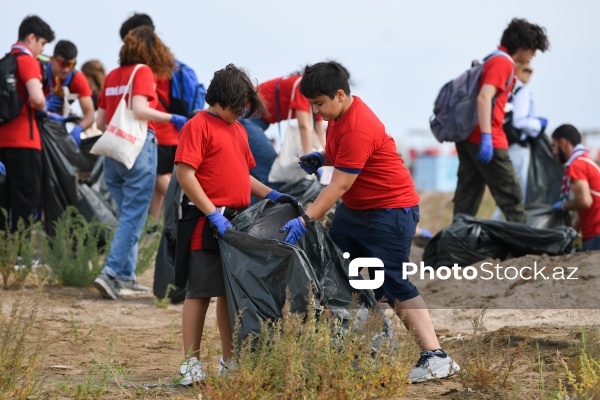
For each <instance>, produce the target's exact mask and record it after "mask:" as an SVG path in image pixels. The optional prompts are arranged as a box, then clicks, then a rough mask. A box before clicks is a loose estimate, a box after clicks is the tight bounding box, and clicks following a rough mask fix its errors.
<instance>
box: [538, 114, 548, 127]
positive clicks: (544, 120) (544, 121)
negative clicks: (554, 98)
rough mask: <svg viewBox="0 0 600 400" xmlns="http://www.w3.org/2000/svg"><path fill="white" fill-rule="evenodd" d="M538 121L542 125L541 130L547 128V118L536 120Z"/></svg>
mask: <svg viewBox="0 0 600 400" xmlns="http://www.w3.org/2000/svg"><path fill="white" fill-rule="evenodd" d="M538 119H539V120H540V123H541V124H542V129H546V127H547V126H548V119H547V118H542V117H540V118H538Z"/></svg>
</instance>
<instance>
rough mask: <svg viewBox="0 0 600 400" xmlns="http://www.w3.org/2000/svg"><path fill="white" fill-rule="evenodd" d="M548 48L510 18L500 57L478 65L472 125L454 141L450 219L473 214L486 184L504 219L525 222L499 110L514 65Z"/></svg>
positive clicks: (541, 34)
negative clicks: (455, 178)
mask: <svg viewBox="0 0 600 400" xmlns="http://www.w3.org/2000/svg"><path fill="white" fill-rule="evenodd" d="M548 46H549V43H548V38H547V37H546V32H545V29H544V28H542V27H540V26H538V25H535V24H532V23H530V22H528V21H527V20H525V19H517V18H514V19H513V20H512V21H511V22H510V24H509V25H508V27H507V28H506V29H505V30H504V33H503V34H502V39H501V40H500V46H499V47H498V51H497V52H501V53H503V54H501V55H503V56H501V57H500V56H497V57H492V58H490V59H488V60H487V61H486V63H485V64H484V66H483V71H482V72H481V78H480V80H479V93H478V96H477V117H478V124H477V126H476V127H475V129H474V130H473V132H472V133H471V134H470V136H469V137H468V138H467V140H464V141H460V142H457V143H456V150H457V152H458V159H459V163H460V164H459V167H458V173H457V175H458V182H457V185H456V192H455V195H454V215H456V214H459V213H463V214H467V215H475V214H476V213H477V210H478V209H479V206H480V204H481V200H482V198H483V193H484V190H485V186H486V185H487V186H488V187H489V188H490V191H491V193H492V196H493V197H494V199H495V200H496V204H497V205H498V207H500V209H501V210H502V212H503V213H504V216H505V217H506V220H507V221H513V222H521V223H525V222H526V219H527V218H526V215H525V209H524V208H523V193H522V190H521V187H520V186H519V182H518V180H517V176H516V174H515V169H514V167H513V164H512V162H511V161H510V158H509V155H508V141H507V139H506V134H505V133H504V130H503V121H504V115H505V112H504V107H505V105H506V102H507V101H508V95H509V93H510V92H511V90H512V87H513V81H514V74H515V63H523V64H524V63H527V62H529V61H530V60H531V59H532V58H533V57H534V56H535V53H536V51H537V50H540V51H542V52H543V51H545V50H547V49H548Z"/></svg>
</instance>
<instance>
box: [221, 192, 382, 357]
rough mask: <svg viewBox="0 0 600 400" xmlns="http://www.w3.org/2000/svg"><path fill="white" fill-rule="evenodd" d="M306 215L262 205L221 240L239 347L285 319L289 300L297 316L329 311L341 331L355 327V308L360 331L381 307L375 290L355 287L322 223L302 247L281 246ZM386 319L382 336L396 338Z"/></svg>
mask: <svg viewBox="0 0 600 400" xmlns="http://www.w3.org/2000/svg"><path fill="white" fill-rule="evenodd" d="M302 212H303V209H302V208H301V206H293V205H291V204H289V203H283V204H277V203H272V202H270V201H262V202H260V203H257V204H255V205H253V206H252V207H250V208H248V209H246V210H245V211H243V212H242V213H240V214H239V215H238V216H236V218H234V219H233V221H232V224H233V226H234V227H235V230H227V232H226V234H225V237H224V238H223V239H222V240H219V248H220V251H221V260H222V261H223V268H224V273H225V286H226V293H227V303H228V308H229V315H230V318H231V323H232V326H235V325H234V324H235V323H236V321H237V318H238V317H239V318H240V320H239V322H240V329H239V332H238V337H237V338H236V340H237V341H238V343H240V341H242V340H244V339H245V338H246V337H248V336H256V335H258V334H259V333H260V327H261V322H265V321H273V320H276V319H279V318H281V317H282V309H283V306H284V303H285V301H286V299H287V300H288V301H289V303H290V308H291V311H292V312H299V313H306V312H307V311H308V310H309V309H312V310H315V309H317V310H320V309H323V308H328V309H330V310H331V311H332V313H333V314H334V315H335V316H336V318H338V319H339V320H340V321H341V329H342V330H345V329H348V328H350V326H349V322H350V317H351V312H350V308H351V307H357V308H358V318H357V321H356V322H355V325H354V328H355V329H357V328H359V327H360V326H362V325H364V323H365V322H366V319H367V318H368V316H369V309H372V308H375V307H376V305H377V302H376V300H375V297H374V295H373V292H372V291H370V290H357V289H354V288H352V286H350V283H349V277H348V274H347V270H348V267H347V261H346V260H345V259H344V258H343V257H342V253H341V251H340V250H339V249H338V248H337V247H336V246H335V244H334V243H333V241H332V240H331V238H330V237H329V235H327V233H326V232H325V230H324V229H323V227H322V226H321V225H320V224H315V227H314V228H313V229H309V230H308V231H307V232H306V234H304V235H303V236H302V238H301V239H300V241H299V242H298V243H297V246H291V245H288V244H285V243H283V242H281V240H283V239H284V238H285V236H286V235H287V232H280V228H281V227H282V226H283V225H285V223H286V222H287V221H288V220H290V219H291V218H294V217H297V216H299V215H300V214H301V213H302ZM309 293H310V296H309ZM240 311H242V312H241V316H240V315H239V312H240ZM378 311H379V312H380V310H378ZM382 317H383V320H384V324H383V327H382V331H381V334H380V335H378V337H381V336H387V337H391V336H392V334H393V332H392V329H391V324H390V322H389V320H387V318H385V317H384V316H383V315H382ZM376 340H377V338H373V349H374V350H375V349H376V347H377V345H376V342H375V341H376Z"/></svg>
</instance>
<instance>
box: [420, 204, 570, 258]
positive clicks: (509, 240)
mask: <svg viewBox="0 0 600 400" xmlns="http://www.w3.org/2000/svg"><path fill="white" fill-rule="evenodd" d="M575 238H577V232H575V230H574V229H573V228H571V227H567V226H559V227H558V228H555V229H536V228H532V227H530V226H527V225H524V224H519V223H516V222H507V221H492V220H482V219H478V218H475V217H471V216H469V215H465V214H458V215H456V216H455V217H454V221H453V222H452V224H451V225H449V226H448V227H446V228H444V229H443V230H442V231H440V232H438V234H437V235H435V236H434V237H433V238H432V239H431V240H430V241H429V243H428V244H427V247H426V248H425V251H424V253H423V262H424V264H425V265H427V266H431V267H433V268H437V267H440V266H448V267H451V266H453V265H454V263H456V264H458V265H459V266H466V265H471V263H473V262H476V261H480V260H483V259H485V258H497V259H501V260H505V259H507V258H509V257H520V256H523V255H525V254H543V253H546V254H549V255H558V254H565V253H569V252H571V251H572V250H573V249H572V247H571V246H572V242H573V239H575Z"/></svg>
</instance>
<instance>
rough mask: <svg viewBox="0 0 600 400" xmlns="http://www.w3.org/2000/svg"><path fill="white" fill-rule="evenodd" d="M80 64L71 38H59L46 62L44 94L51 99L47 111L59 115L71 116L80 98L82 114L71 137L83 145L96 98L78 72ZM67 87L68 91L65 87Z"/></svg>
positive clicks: (47, 99)
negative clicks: (71, 110)
mask: <svg viewBox="0 0 600 400" xmlns="http://www.w3.org/2000/svg"><path fill="white" fill-rule="evenodd" d="M76 64H77V47H76V46H75V44H73V43H72V42H69V41H68V40H59V41H58V43H56V46H54V52H53V56H52V57H51V58H50V61H49V62H47V63H44V62H43V61H42V68H44V71H43V72H44V78H45V79H44V96H46V101H47V102H48V107H47V108H48V111H51V112H55V113H57V114H60V115H68V114H69V107H65V100H67V105H68V104H70V103H72V102H73V101H74V100H75V99H77V100H78V101H79V106H80V107H81V111H82V112H83V117H82V118H81V120H80V121H79V123H77V124H76V125H75V126H74V127H73V129H71V132H70V134H71V137H73V140H75V143H77V146H79V145H80V144H81V133H82V132H83V131H85V130H86V129H87V128H89V127H90V126H92V124H93V123H94V101H93V100H92V89H90V84H89V83H88V81H87V78H86V77H85V75H83V74H82V73H81V72H79V71H75V69H74V68H75V65H76ZM65 87H66V88H68V93H66V91H65V90H64V88H65Z"/></svg>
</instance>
